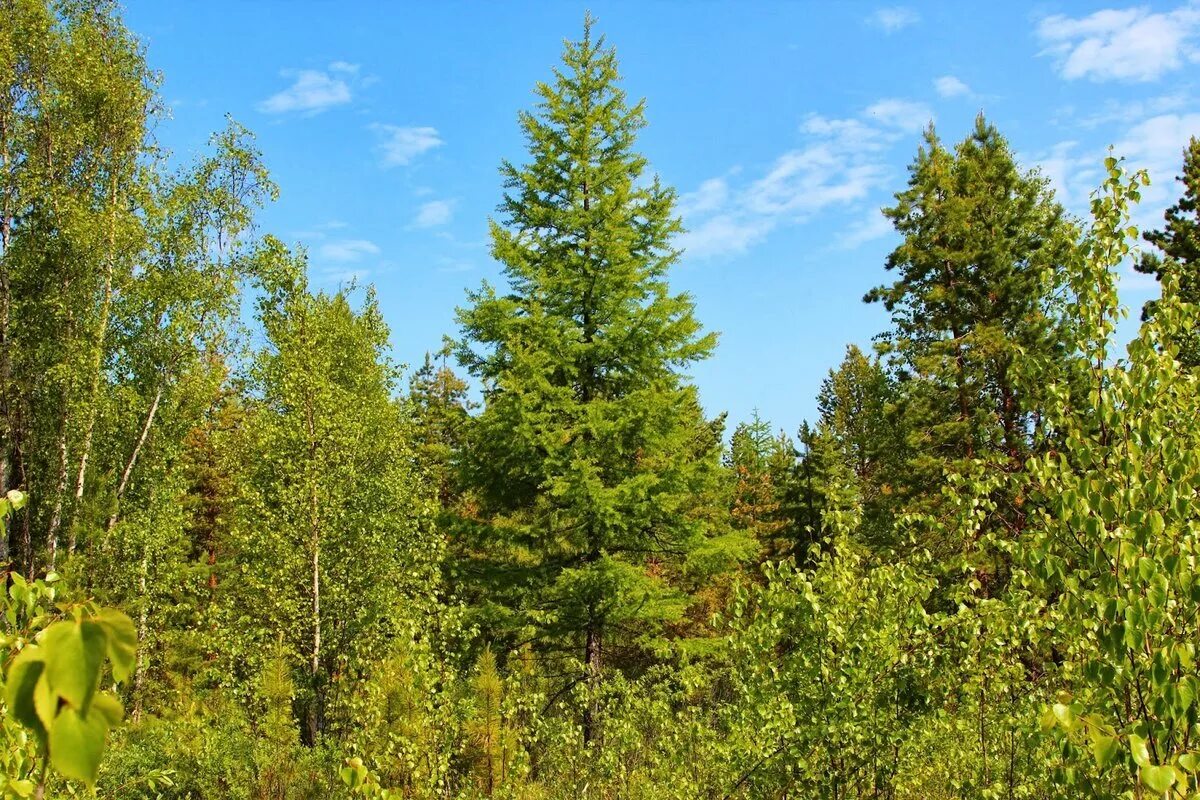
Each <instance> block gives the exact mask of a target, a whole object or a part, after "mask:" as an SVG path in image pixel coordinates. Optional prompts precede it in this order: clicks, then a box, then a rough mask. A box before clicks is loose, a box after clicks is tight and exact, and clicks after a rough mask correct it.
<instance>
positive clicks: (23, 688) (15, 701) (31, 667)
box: [4, 646, 46, 741]
mask: <svg viewBox="0 0 1200 800" xmlns="http://www.w3.org/2000/svg"><path fill="white" fill-rule="evenodd" d="M45 667H46V665H45V663H44V662H43V661H42V659H41V651H40V648H38V647H36V646H31V647H26V648H25V649H24V650H22V651H21V652H20V653H18V654H17V657H16V658H14V659H13V662H12V664H11V665H10V666H9V668H8V684H7V685H6V686H5V687H4V700H5V702H6V703H7V704H8V707H9V710H11V711H12V715H13V718H15V719H16V720H17V722H19V723H21V724H22V725H24V726H25V727H26V728H29V729H30V730H32V731H33V732H34V733H36V734H37V736H38V738H39V739H41V740H43V741H45V739H46V729H45V727H43V725H42V721H41V720H40V719H38V713H37V708H36V706H35V705H34V691H35V689H36V687H37V684H38V681H39V680H40V679H41V677H42V673H43V672H44V671H45Z"/></svg>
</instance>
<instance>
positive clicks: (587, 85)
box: [460, 18, 719, 741]
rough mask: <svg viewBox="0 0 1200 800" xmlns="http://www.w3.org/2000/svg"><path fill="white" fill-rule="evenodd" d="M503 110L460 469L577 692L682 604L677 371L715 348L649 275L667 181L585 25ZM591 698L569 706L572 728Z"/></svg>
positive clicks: (700, 467) (711, 457) (686, 440)
mask: <svg viewBox="0 0 1200 800" xmlns="http://www.w3.org/2000/svg"><path fill="white" fill-rule="evenodd" d="M536 92H537V95H538V98H539V102H538V105H537V109H536V111H535V112H533V113H522V114H521V116H520V125H521V128H522V130H523V131H524V133H525V137H526V139H527V141H528V146H529V152H530V156H531V158H530V161H529V163H528V164H526V165H524V166H516V165H513V164H511V163H508V162H505V163H504V164H503V166H502V170H501V171H502V174H503V175H504V179H505V187H506V190H507V191H506V193H505V196H504V200H503V202H502V203H501V205H500V208H499V210H500V214H501V219H500V221H498V222H496V221H494V222H493V223H492V229H491V232H492V252H493V255H494V256H495V257H496V259H497V260H499V261H500V262H501V263H502V264H503V265H504V271H505V274H506V276H507V279H508V283H509V291H508V293H506V294H499V293H497V291H496V290H495V289H494V288H492V287H491V286H487V285H485V286H484V287H483V288H482V289H481V290H480V291H478V292H476V293H473V294H472V295H471V296H470V306H469V307H468V308H465V309H463V310H461V311H460V322H461V325H462V329H463V333H464V334H465V338H466V342H465V343H464V345H463V347H462V348H461V357H462V360H463V362H464V364H465V365H466V366H467V367H468V368H469V369H470V371H471V373H472V374H473V375H474V376H475V377H476V378H478V379H479V380H480V381H481V382H482V385H483V391H484V400H485V408H484V410H483V412H482V413H481V415H480V417H479V419H478V422H477V424H476V425H475V426H474V431H473V437H472V445H471V454H470V457H469V463H468V464H467V474H468V481H469V483H470V484H471V485H472V486H473V488H474V489H475V491H476V493H477V495H478V499H479V503H480V514H481V519H483V520H485V524H484V528H485V530H486V532H487V535H488V536H489V537H490V541H489V550H490V551H491V552H493V553H494V552H497V551H498V548H499V547H501V546H507V548H508V551H507V554H508V558H507V559H506V560H507V563H506V565H504V567H503V568H502V569H503V571H504V573H505V575H506V577H507V579H508V581H509V585H510V586H511V587H513V588H514V589H515V590H516V591H513V592H512V593H511V595H510V596H509V598H508V602H509V605H510V607H511V608H512V609H513V611H514V612H515V613H514V618H515V619H516V620H519V622H520V623H521V624H523V625H525V626H528V629H529V630H530V632H531V634H532V636H533V638H534V639H535V641H536V642H537V643H538V644H539V645H540V646H541V647H542V649H543V652H546V651H551V652H563V651H564V650H565V651H566V652H574V653H576V654H578V655H579V656H582V659H583V674H582V675H581V676H580V677H579V678H578V680H582V681H584V682H586V683H587V684H588V685H589V686H590V687H592V688H593V689H594V688H595V686H596V685H597V683H598V682H599V680H600V677H601V673H602V669H603V667H604V664H605V662H606V659H607V655H606V654H612V653H613V652H614V651H616V653H617V654H618V655H620V653H621V649H622V648H627V650H626V652H629V651H631V650H634V649H636V648H637V645H639V644H646V643H647V640H649V639H651V638H652V637H654V636H655V634H656V632H657V631H658V630H659V628H660V625H661V623H662V622H664V621H666V620H669V619H671V618H673V617H676V616H677V615H679V614H680V613H681V612H682V608H683V605H684V599H683V598H682V597H681V596H680V595H679V594H678V593H677V592H675V591H673V590H672V589H671V587H670V585H669V576H670V574H671V570H672V568H673V567H674V565H678V564H680V562H681V561H683V560H684V559H686V557H687V556H688V554H689V553H692V552H695V550H696V549H697V548H698V547H699V546H700V545H701V544H703V542H704V538H705V530H704V526H703V524H702V523H701V521H700V519H699V517H698V515H697V514H696V513H695V503H696V502H697V501H696V500H695V499H694V498H696V497H698V496H702V495H703V494H704V492H705V490H706V487H707V486H708V485H709V481H711V480H713V479H715V475H716V472H715V471H716V469H717V468H718V465H719V450H718V441H717V439H716V437H713V436H712V431H711V429H710V427H709V426H708V425H706V424H705V421H704V419H703V416H702V413H701V409H700V406H699V403H698V401H697V396H696V390H695V388H694V387H693V386H692V385H690V384H689V382H688V381H687V380H686V378H685V376H684V375H683V372H682V370H683V369H684V368H685V367H686V366H687V365H689V364H690V363H692V362H694V361H697V360H699V359H702V358H704V357H705V356H707V355H708V354H709V352H710V351H711V350H712V348H713V346H714V344H715V336H714V335H713V334H711V333H710V334H705V333H703V332H702V331H701V327H700V324H699V323H698V322H697V321H696V318H695V316H694V315H693V303H692V300H691V298H690V297H689V296H687V295H686V294H672V293H671V292H670V290H669V287H668V285H667V273H668V271H669V269H670V268H671V266H672V265H673V264H674V263H675V262H676V260H677V258H678V255H679V253H678V251H677V250H675V249H674V248H673V247H672V244H671V240H672V236H673V235H674V234H676V233H677V232H678V231H679V230H680V222H679V218H678V217H677V216H676V214H675V212H674V204H675V193H674V191H672V190H671V189H669V188H667V187H665V186H663V185H662V184H661V183H660V182H659V180H658V179H657V178H656V177H649V176H648V175H647V174H646V173H647V161H646V159H645V158H644V157H643V156H641V155H639V154H638V153H637V152H636V151H635V150H634V142H635V139H636V136H637V134H638V131H639V130H641V128H642V127H643V126H644V125H645V119H644V116H643V104H642V103H641V102H637V103H633V104H630V103H629V102H628V101H627V99H626V95H625V92H624V91H622V89H621V88H620V87H619V85H618V72H617V60H616V56H615V53H614V52H613V50H611V49H608V48H605V46H604V43H603V39H601V38H598V37H594V36H593V34H592V21H591V19H590V18H589V19H588V20H587V21H586V22H585V28H584V36H583V40H582V41H580V42H569V43H567V44H566V46H565V49H564V52H563V65H562V68H560V69H557V70H555V73H554V79H553V80H552V81H551V82H550V83H548V84H539V85H538V86H537V89H536ZM597 732H598V727H597V720H596V709H595V707H594V706H593V705H592V704H588V707H587V709H586V710H585V712H584V718H583V736H584V739H585V740H586V741H591V740H594V739H595V738H596V735H597Z"/></svg>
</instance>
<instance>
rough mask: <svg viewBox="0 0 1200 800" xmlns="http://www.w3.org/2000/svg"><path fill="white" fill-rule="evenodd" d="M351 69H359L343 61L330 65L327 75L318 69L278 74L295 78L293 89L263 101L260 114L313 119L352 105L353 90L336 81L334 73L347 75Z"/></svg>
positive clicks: (340, 80)
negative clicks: (348, 104)
mask: <svg viewBox="0 0 1200 800" xmlns="http://www.w3.org/2000/svg"><path fill="white" fill-rule="evenodd" d="M350 67H353V69H354V70H357V67H356V66H354V65H352V64H347V63H346V62H344V61H335V62H333V63H332V64H330V65H329V71H328V72H322V71H321V70H315V69H302V70H283V71H282V72H280V73H279V74H280V75H282V76H283V77H285V78H293V81H292V85H291V86H289V87H288V88H286V89H284V90H283V91H281V92H277V93H276V94H273V95H271V96H270V97H268V98H267V99H266V100H263V101H262V102H261V103H259V104H258V106H257V107H258V110H259V111H261V112H263V113H265V114H289V113H292V112H299V113H302V114H305V115H308V116H311V115H313V114H319V113H321V112H322V111H327V110H328V109H330V108H333V107H334V106H340V105H344V104H345V103H349V102H350V99H351V92H350V86H349V85H348V84H347V83H346V81H345V80H343V79H342V78H339V77H335V76H334V73H337V74H342V75H345V74H348V72H347V68H350Z"/></svg>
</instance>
